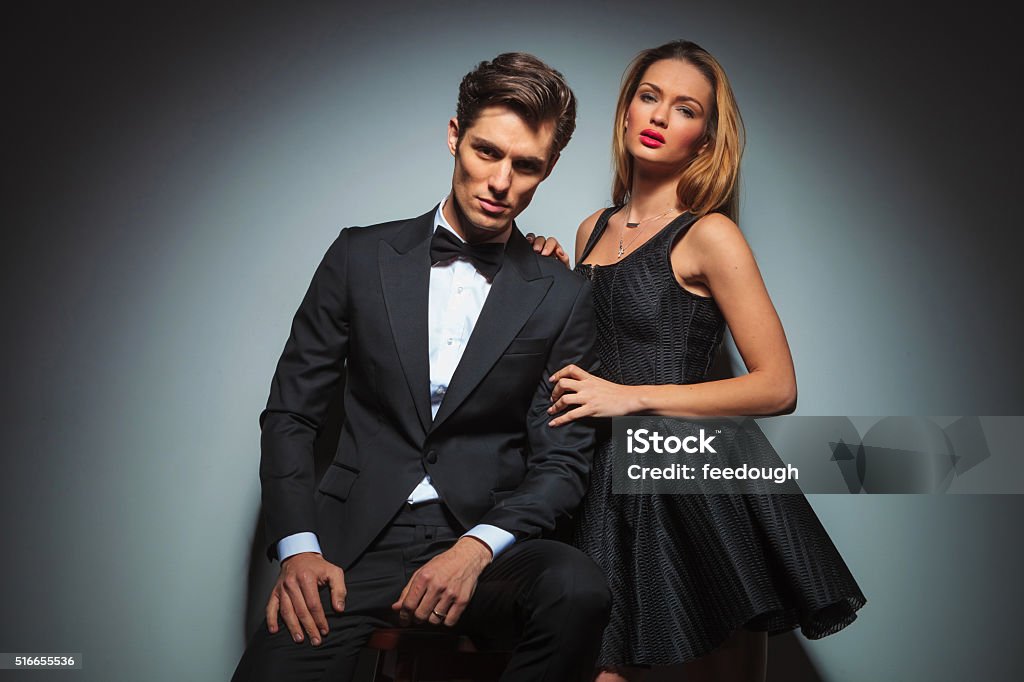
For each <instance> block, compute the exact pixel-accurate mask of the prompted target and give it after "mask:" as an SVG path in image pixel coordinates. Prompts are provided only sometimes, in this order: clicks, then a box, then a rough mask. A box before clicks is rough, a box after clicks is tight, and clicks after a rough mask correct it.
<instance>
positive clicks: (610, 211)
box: [579, 206, 622, 263]
mask: <svg viewBox="0 0 1024 682" xmlns="http://www.w3.org/2000/svg"><path fill="white" fill-rule="evenodd" d="M621 208H622V207H621V206H611V207H609V208H606V209H605V210H604V211H602V212H601V215H600V216H598V218H597V222H596V223H594V229H593V230H592V231H591V232H590V239H588V240H587V244H586V246H584V247H583V254H582V255H581V256H580V258H579V262H580V263H582V262H583V261H585V260H587V256H589V255H590V252H591V251H592V250H593V249H594V246H596V245H597V240H599V239H600V238H601V235H602V234H604V230H605V228H606V227H608V221H609V220H610V219H611V217H612V215H614V214H615V213H616V212H618V211H619V210H620V209H621Z"/></svg>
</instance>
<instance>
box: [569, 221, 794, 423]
mask: <svg viewBox="0 0 1024 682" xmlns="http://www.w3.org/2000/svg"><path fill="white" fill-rule="evenodd" d="M581 228H582V226H581ZM584 243H586V242H585V240H584ZM672 266H673V269H674V271H675V273H676V277H677V279H678V280H679V281H680V282H681V283H682V285H683V286H685V287H686V288H687V289H690V290H691V291H694V292H695V293H698V294H705V293H710V294H711V295H712V296H713V297H714V299H715V302H716V303H717V304H718V307H719V309H721V311H722V314H723V315H724V317H725V320H726V323H727V324H728V325H729V330H730V331H731V332H732V336H733V340H734V341H735V342H736V348H737V349H738V350H739V352H740V356H741V357H742V359H743V363H744V364H745V365H746V368H747V374H745V375H743V376H739V377H735V378H731V379H723V380H720V381H708V382H704V383H700V384H687V385H678V384H672V385H664V386H623V385H620V384H615V383H612V382H609V381H605V380H603V379H600V378H598V377H595V376H593V375H590V374H588V373H586V372H583V371H582V370H580V369H579V368H576V367H573V366H569V367H566V368H564V369H562V370H560V371H559V372H557V373H556V374H555V375H554V377H553V378H552V380H553V382H555V384H556V385H555V389H554V392H553V393H552V401H553V403H554V404H553V405H552V409H551V410H550V412H551V414H558V413H559V412H563V410H566V409H568V408H574V409H569V411H568V412H565V413H564V414H561V415H559V416H558V417H557V418H555V419H553V420H552V421H551V425H552V426H559V425H561V424H564V423H567V422H568V421H572V420H574V419H578V418H579V417H589V416H597V417H609V416H619V415H625V414H658V415H663V416H671V417H696V416H729V415H768V414H785V413H789V412H792V411H793V408H794V407H795V406H796V395H797V391H796V376H795V372H794V369H793V359H792V356H791V355H790V352H789V344H788V343H787V341H786V334H785V332H784V331H783V329H782V323H781V322H780V321H779V316H778V314H777V313H776V312H775V307H774V306H773V305H772V302H771V298H770V297H769V296H768V291H767V290H766V289H765V286H764V281H763V280H762V278H761V272H760V270H759V269H758V267H757V262H756V261H755V260H754V255H753V253H751V251H750V247H749V246H748V245H747V242H746V240H745V239H744V238H743V235H742V234H741V233H740V231H739V228H738V227H737V226H736V224H735V223H733V222H732V221H731V220H729V219H728V218H726V217H725V216H723V215H720V214H717V213H713V214H710V215H707V216H705V217H703V218H701V219H700V220H698V221H697V222H696V223H695V224H694V225H693V227H691V228H690V230H689V232H688V233H687V234H686V235H685V236H684V237H683V239H681V240H680V241H679V242H678V243H677V244H676V245H675V246H674V247H673V249H672Z"/></svg>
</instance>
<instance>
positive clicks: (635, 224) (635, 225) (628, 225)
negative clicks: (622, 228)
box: [626, 223, 640, 227]
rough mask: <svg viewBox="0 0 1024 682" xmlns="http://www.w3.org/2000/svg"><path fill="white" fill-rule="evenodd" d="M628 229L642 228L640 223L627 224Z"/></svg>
mask: <svg viewBox="0 0 1024 682" xmlns="http://www.w3.org/2000/svg"><path fill="white" fill-rule="evenodd" d="M626 227H640V223H626Z"/></svg>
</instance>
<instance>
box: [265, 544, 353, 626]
mask: <svg viewBox="0 0 1024 682" xmlns="http://www.w3.org/2000/svg"><path fill="white" fill-rule="evenodd" d="M325 584H326V585H330V586H331V604H332V605H333V606H334V610H335V611H337V612H338V613H341V612H342V611H344V610H345V594H346V590H345V574H344V572H343V571H342V570H341V568H340V567H339V566H335V565H334V564H332V563H331V562H329V561H327V560H326V559H324V558H323V556H321V555H320V554H317V553H315V552H301V553H299V554H293V555H292V556H290V557H288V558H287V559H285V560H284V561H282V562H281V574H280V575H279V576H278V578H277V584H276V585H274V589H273V591H272V592H271V593H270V600H269V601H268V602H267V629H268V630H270V633H271V634H275V633H277V630H278V622H277V616H278V614H280V615H281V617H282V618H284V624H285V625H286V626H287V627H288V631H289V632H290V633H291V634H292V639H294V640H295V641H296V642H301V641H302V638H303V631H305V632H306V633H308V634H309V640H310V642H312V643H313V645H314V646H318V645H319V644H320V642H321V637H322V636H323V635H326V634H327V632H328V630H329V629H330V628H328V627H327V616H326V615H325V614H324V610H323V607H322V606H321V604H320V592H319V588H320V587H321V586H322V585H325Z"/></svg>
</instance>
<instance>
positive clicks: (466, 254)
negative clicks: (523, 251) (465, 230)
mask: <svg viewBox="0 0 1024 682" xmlns="http://www.w3.org/2000/svg"><path fill="white" fill-rule="evenodd" d="M504 255H505V245H504V244H502V243H501V242H488V243H486V244H470V243H469V242H464V241H461V240H460V239H459V238H458V237H456V236H455V235H454V234H452V233H451V232H449V231H448V230H446V229H445V228H443V227H438V228H437V229H436V230H434V236H433V237H431V238H430V262H431V263H439V262H441V261H446V260H451V259H452V258H464V259H466V260H468V261H469V262H470V263H472V264H473V267H475V268H476V269H477V272H479V273H480V274H481V275H483V276H484V277H486V278H487V279H489V280H490V279H494V275H495V274H497V272H498V270H500V269H501V259H502V257H503V256H504Z"/></svg>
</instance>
